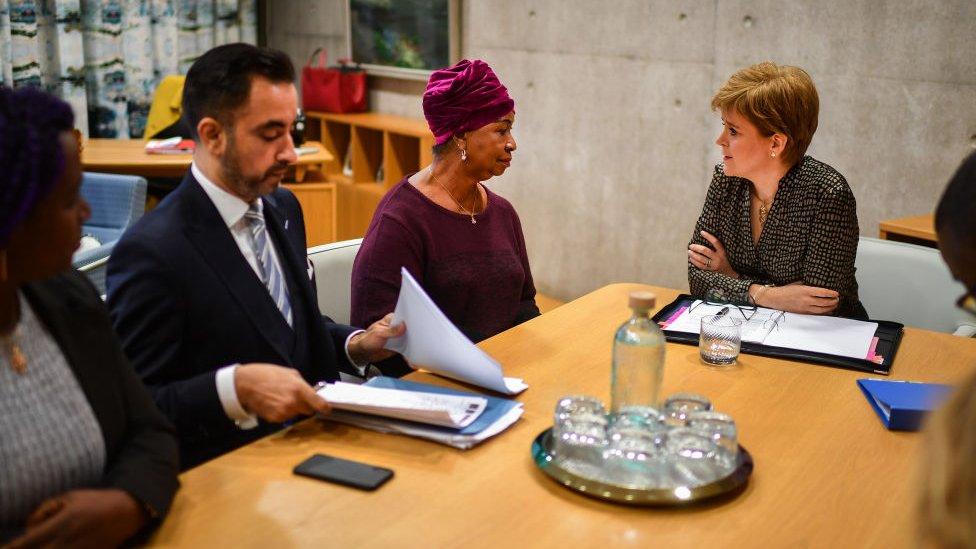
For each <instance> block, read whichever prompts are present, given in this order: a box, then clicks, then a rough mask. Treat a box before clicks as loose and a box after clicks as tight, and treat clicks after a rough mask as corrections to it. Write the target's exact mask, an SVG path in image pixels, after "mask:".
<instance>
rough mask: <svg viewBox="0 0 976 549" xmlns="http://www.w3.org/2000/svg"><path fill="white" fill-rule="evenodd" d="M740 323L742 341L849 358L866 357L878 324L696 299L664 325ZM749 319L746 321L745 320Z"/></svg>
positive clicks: (688, 328)
mask: <svg viewBox="0 0 976 549" xmlns="http://www.w3.org/2000/svg"><path fill="white" fill-rule="evenodd" d="M722 309H726V312H725V313H724V314H728V315H731V316H732V317H733V318H738V319H739V320H741V321H742V332H741V333H742V341H743V342H746V343H758V344H761V345H766V346H769V347H782V348H785V349H797V350H801V351H812V352H815V353H824V354H828V355H835V356H843V357H848V358H857V359H865V358H869V354H870V351H871V343H872V340H873V339H874V336H875V333H876V332H877V331H878V323H877V322H866V321H862V320H853V319H850V318H840V317H834V316H822V315H805V314H800V313H785V312H783V311H777V310H775V309H767V308H765V307H757V308H756V311H755V313H752V311H751V310H750V311H747V312H746V313H745V314H743V312H742V310H740V309H739V308H737V307H735V306H734V305H729V306H726V305H713V304H710V303H705V302H703V301H701V300H697V301H695V302H693V303H692V304H691V305H689V306H688V307H687V308H683V309H681V310H679V311H678V312H677V314H676V315H675V316H674V317H673V318H671V319H669V321H668V322H667V323H666V325H665V326H664V329H665V330H667V331H676V332H688V333H693V334H698V333H701V319H702V317H704V316H708V315H715V314H718V313H719V312H720V311H722ZM746 316H748V318H746Z"/></svg>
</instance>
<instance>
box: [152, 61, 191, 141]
mask: <svg viewBox="0 0 976 549" xmlns="http://www.w3.org/2000/svg"><path fill="white" fill-rule="evenodd" d="M184 81H186V77H185V76H182V75H179V74H171V75H169V76H167V77H165V78H163V81H162V82H160V83H159V86H158V87H157V88H156V93H155V95H153V102H152V105H151V106H150V107H149V116H148V117H147V119H146V132H145V133H144V134H143V138H144V139H147V140H148V139H152V138H154V137H156V136H157V135H158V134H159V133H160V132H162V131H163V130H167V129H169V128H170V127H172V126H173V125H174V124H177V123H179V121H180V113H181V106H182V102H183V82H184ZM184 133H185V132H184ZM179 134H180V132H179V131H177V132H176V133H173V134H171V135H168V136H167V137H172V136H173V135H179ZM181 137H185V138H188V137H190V136H189V135H182V136H181Z"/></svg>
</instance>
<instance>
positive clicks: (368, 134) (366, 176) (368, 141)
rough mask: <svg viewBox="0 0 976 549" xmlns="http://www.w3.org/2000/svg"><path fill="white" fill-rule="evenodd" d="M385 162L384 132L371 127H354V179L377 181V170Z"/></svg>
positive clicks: (358, 181)
mask: <svg viewBox="0 0 976 549" xmlns="http://www.w3.org/2000/svg"><path fill="white" fill-rule="evenodd" d="M382 163H383V132H382V131H379V130H373V129H370V128H362V127H359V126H353V128H352V180H353V181H355V182H356V183H360V182H362V183H375V182H376V172H378V171H379V169H380V166H381V165H382Z"/></svg>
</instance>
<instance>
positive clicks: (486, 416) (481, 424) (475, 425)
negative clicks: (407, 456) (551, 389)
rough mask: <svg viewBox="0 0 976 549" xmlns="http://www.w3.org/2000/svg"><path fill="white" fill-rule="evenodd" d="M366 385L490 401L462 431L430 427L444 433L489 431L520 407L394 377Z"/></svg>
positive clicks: (373, 380) (502, 400)
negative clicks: (497, 422)
mask: <svg viewBox="0 0 976 549" xmlns="http://www.w3.org/2000/svg"><path fill="white" fill-rule="evenodd" d="M366 385H368V386H370V387H377V388H380V389H401V390H404V391H418V392H421V393H437V394H442V395H455V396H478V397H481V398H484V399H485V400H487V401H488V405H487V406H486V407H485V411H483V412H481V415H480V416H478V418H477V419H475V420H474V421H472V422H471V424H470V425H468V426H467V427H464V428H462V429H451V428H450V427H438V426H436V425H428V427H429V428H430V429H436V430H443V431H444V432H455V433H458V434H461V435H473V434H477V433H480V432H481V431H483V430H485V429H487V428H488V427H490V426H491V425H492V424H494V423H495V422H496V421H498V419H499V418H501V417H502V416H504V415H505V414H507V413H508V412H509V410H511V409H512V408H514V407H516V406H518V405H519V403H518V401H515V400H510V399H507V398H499V397H496V396H491V395H482V394H478V393H472V392H470V391H459V390H457V389H449V388H447V387H440V386H437V385H430V384H429V383H420V382H417V381H407V380H405V379H397V378H393V377H386V376H377V377H374V378H372V379H370V380H369V381H367V382H366Z"/></svg>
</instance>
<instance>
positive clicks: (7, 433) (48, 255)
mask: <svg viewBox="0 0 976 549" xmlns="http://www.w3.org/2000/svg"><path fill="white" fill-rule="evenodd" d="M73 124H74V116H73V115H72V113H71V108H70V107H69V106H68V105H67V104H66V103H64V102H63V101H60V100H58V99H56V98H54V97H51V96H49V95H47V94H44V93H42V92H40V91H37V90H34V89H30V88H27V89H21V90H17V91H11V90H9V89H7V88H4V87H0V166H3V169H2V170H0V545H4V544H5V543H6V542H8V541H9V542H11V547H40V546H44V547H48V546H53V547H62V546H73V547H111V546H116V545H119V544H121V543H123V542H124V541H126V540H127V539H130V538H132V537H133V536H134V535H136V534H138V533H140V532H146V531H147V530H149V529H150V528H151V527H152V526H154V525H156V524H159V521H160V520H162V517H163V516H165V514H166V510H167V508H168V507H169V504H170V502H171V501H172V499H173V494H174V493H175V492H176V488H177V486H178V482H177V480H176V474H177V471H178V468H177V453H176V440H175V438H174V437H173V434H172V428H171V427H170V426H169V424H168V423H167V422H166V419H165V418H163V416H162V414H160V413H159V411H158V410H156V408H155V406H154V405H153V402H152V400H151V399H150V398H149V394H148V393H147V392H146V390H145V388H144V387H143V386H142V382H141V381H140V380H139V378H138V377H136V375H135V373H134V372H133V371H132V369H131V367H130V366H129V363H128V362H127V361H126V358H125V355H124V354H123V352H122V348H121V346H120V345H119V342H118V339H117V338H116V336H115V333H114V332H113V330H112V323H111V321H110V320H109V317H108V312H107V311H106V310H105V306H104V305H103V304H102V300H101V299H100V298H99V296H98V293H97V292H96V291H95V288H94V286H92V285H91V283H89V282H88V280H87V279H85V277H84V276H83V275H81V274H80V273H78V272H77V271H73V270H71V255H72V252H74V250H75V249H76V248H77V247H78V243H79V239H80V237H81V224H82V223H83V222H84V221H85V220H86V219H88V217H89V215H90V214H91V212H90V210H89V208H88V204H87V203H86V202H85V200H84V199H83V198H81V196H80V194H79V187H80V185H81V161H80V159H79V151H78V141H77V138H76V137H75V135H74V134H73V133H72V126H73Z"/></svg>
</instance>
